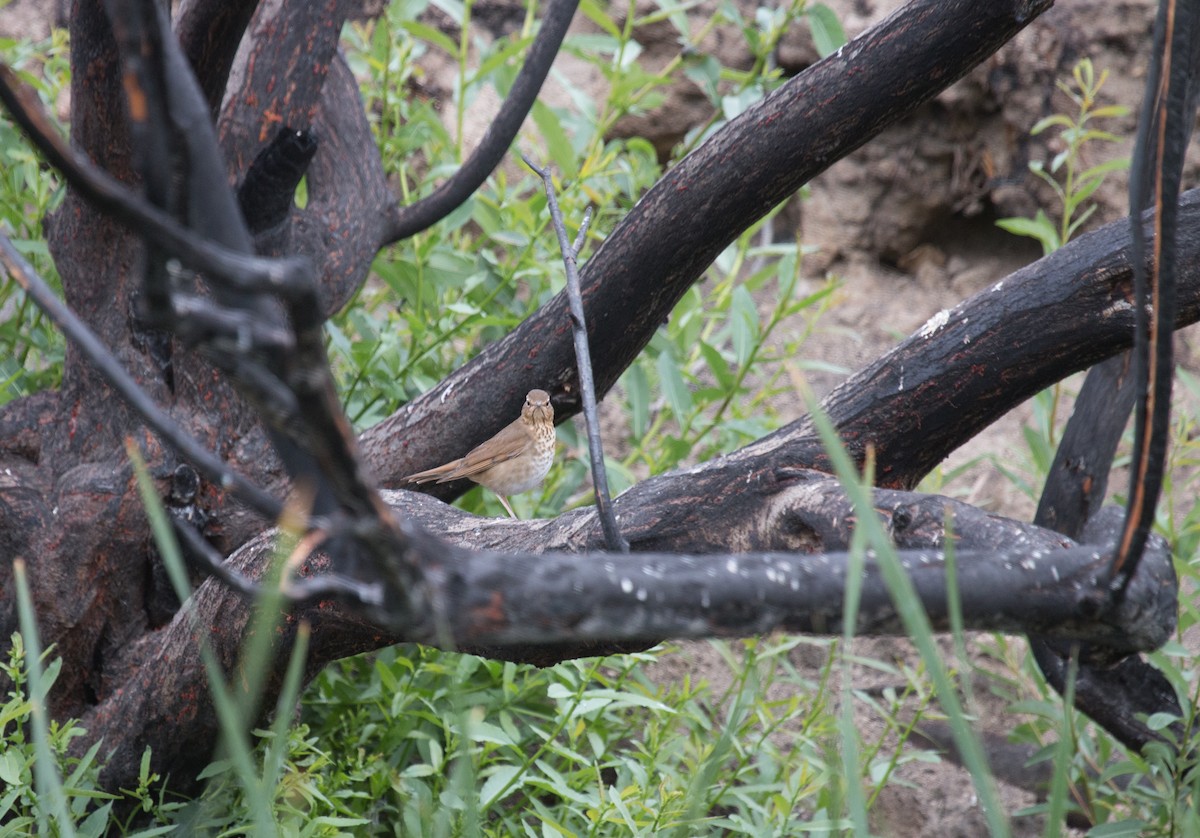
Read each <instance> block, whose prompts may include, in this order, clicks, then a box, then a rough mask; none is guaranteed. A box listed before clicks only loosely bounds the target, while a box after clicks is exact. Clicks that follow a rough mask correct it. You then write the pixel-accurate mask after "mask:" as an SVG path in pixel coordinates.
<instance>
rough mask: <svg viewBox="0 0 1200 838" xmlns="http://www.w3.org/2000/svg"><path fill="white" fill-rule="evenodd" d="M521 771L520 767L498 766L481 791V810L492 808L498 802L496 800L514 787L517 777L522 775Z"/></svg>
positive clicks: (510, 765)
mask: <svg viewBox="0 0 1200 838" xmlns="http://www.w3.org/2000/svg"><path fill="white" fill-rule="evenodd" d="M521 769H522V766H520V765H512V764H503V765H497V766H496V769H495V771H493V772H492V775H491V776H490V777H488V778H487V780H486V781H484V784H483V788H481V789H480V790H479V807H480V809H481V810H486V809H489V808H491V806H492V804H494V803H495V802H496V798H497V797H498V796H499V795H500V794H501V793H502V792H504V791H505V790H506V789H509V788H510V787H511V786H512V783H513V781H514V780H515V779H516V777H517V775H518V774H520V773H521Z"/></svg>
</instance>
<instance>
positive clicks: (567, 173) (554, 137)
mask: <svg viewBox="0 0 1200 838" xmlns="http://www.w3.org/2000/svg"><path fill="white" fill-rule="evenodd" d="M533 122H534V124H535V125H537V127H538V131H540V132H541V134H542V139H543V140H545V141H546V151H547V152H548V153H549V154H550V159H552V160H553V161H554V162H555V164H556V165H557V166H558V168H559V169H560V170H561V171H562V175H563V177H564V178H567V179H573V178H575V177H578V175H579V161H578V159H577V157H576V155H575V149H574V148H573V147H572V146H571V139H570V137H568V136H567V133H566V131H564V130H563V127H562V123H561V122H560V121H559V118H558V115H557V114H556V113H555V112H554V111H553V110H551V108H550V107H549V106H548V105H546V104H544V103H542V102H541V101H537V102H534V103H533Z"/></svg>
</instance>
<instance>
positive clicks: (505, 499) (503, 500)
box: [496, 494, 517, 518]
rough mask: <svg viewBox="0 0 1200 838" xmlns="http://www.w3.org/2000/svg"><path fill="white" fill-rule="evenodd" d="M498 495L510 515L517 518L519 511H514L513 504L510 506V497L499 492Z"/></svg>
mask: <svg viewBox="0 0 1200 838" xmlns="http://www.w3.org/2000/svg"><path fill="white" fill-rule="evenodd" d="M496 497H498V498H500V502H501V503H502V504H504V508H505V509H507V510H508V517H509V518H516V517H517V513H515V512H513V508H512V507H511V506H509V503H508V498H506V497H504V495H501V494H497V495H496Z"/></svg>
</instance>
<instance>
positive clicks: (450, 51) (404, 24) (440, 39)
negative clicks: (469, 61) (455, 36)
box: [381, 20, 458, 56]
mask: <svg viewBox="0 0 1200 838" xmlns="http://www.w3.org/2000/svg"><path fill="white" fill-rule="evenodd" d="M400 27H401V28H402V29H403V30H404V31H405V32H407V33H409V34H410V35H412V36H413V37H414V38H417V39H419V40H422V41H425V42H426V43H430V44H433V45H434V46H436V47H438V48H439V49H441V50H443V51H444V52H445V53H446V54H447V55H450V56H456V55H458V44H456V43H455V42H454V41H452V40H451V39H450V37H449V36H448V35H446V34H445V33H444V32H441V31H440V30H437V29H434V28H433V27H432V26H427V25H425V24H424V23H420V22H418V21H415V20H405V21H401V23H400ZM381 29H383V31H385V32H386V31H387V30H386V28H385V27H381Z"/></svg>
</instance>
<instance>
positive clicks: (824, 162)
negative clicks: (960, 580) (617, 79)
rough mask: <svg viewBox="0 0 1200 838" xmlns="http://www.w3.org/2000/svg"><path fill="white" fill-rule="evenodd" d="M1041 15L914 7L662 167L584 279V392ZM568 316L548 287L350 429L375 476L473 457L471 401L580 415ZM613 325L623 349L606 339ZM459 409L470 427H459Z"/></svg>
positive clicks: (479, 437) (924, 0) (1014, 8)
mask: <svg viewBox="0 0 1200 838" xmlns="http://www.w3.org/2000/svg"><path fill="white" fill-rule="evenodd" d="M1049 6H1050V2H1049V0H1038V2H1033V3H1027V2H1016V1H1015V0H1009V1H1008V2H999V3H973V2H963V1H962V0H958V1H957V2H941V0H914V2H911V3H909V4H908V5H906V6H905V7H903V8H902V9H900V10H898V11H897V13H896V14H894V15H892V16H891V17H890V18H888V19H887V20H885V21H883V22H881V23H880V24H879V25H877V26H875V27H874V28H872V29H870V30H869V31H867V32H865V33H863V34H862V35H860V36H859V37H858V38H855V39H854V40H853V41H852V42H850V43H849V44H847V45H846V46H845V47H843V48H842V49H841V50H839V51H838V52H837V53H835V54H834V55H831V56H829V57H828V58H825V59H824V60H822V61H820V62H818V63H816V64H814V65H812V66H811V67H809V68H808V69H807V70H805V71H804V72H803V73H800V74H799V75H797V76H796V77H794V78H793V79H791V80H790V81H788V82H787V83H786V84H784V85H783V86H782V87H781V88H779V89H778V90H776V91H775V92H773V93H772V94H771V95H769V96H767V97H766V98H765V99H764V100H763V101H761V102H759V103H758V104H756V105H754V106H752V107H751V108H749V109H747V110H746V111H745V112H744V113H742V114H741V115H740V116H738V117H737V118H736V119H733V120H731V121H730V122H729V123H728V124H727V125H726V126H724V127H723V128H722V129H721V130H719V131H718V132H716V133H715V134H714V135H713V136H712V137H711V138H710V140H709V141H708V142H706V143H705V144H704V145H703V146H701V147H700V148H698V149H697V150H696V151H694V152H693V153H691V154H689V155H688V156H687V157H686V158H684V160H682V161H681V162H680V163H679V165H677V166H675V167H674V168H672V169H671V170H670V171H669V172H668V173H667V174H666V175H665V176H664V177H663V178H662V180H661V181H659V182H658V183H657V184H656V185H655V186H654V188H653V189H651V190H650V191H649V192H647V193H646V194H645V195H644V196H642V198H641V200H640V201H638V203H637V205H636V206H635V207H634V208H633V209H632V210H631V211H630V213H629V214H628V215H627V216H626V217H625V218H624V219H623V220H622V221H621V223H620V224H618V225H617V227H616V229H614V230H613V231H612V233H611V235H609V236H608V238H607V239H606V240H605V241H604V244H603V245H601V246H600V248H599V249H598V250H597V251H596V253H595V254H594V255H593V256H592V257H591V259H589V260H588V264H587V266H586V267H585V269H584V271H583V273H582V277H581V278H582V284H583V298H584V307H585V310H586V312H587V318H588V329H589V332H588V336H589V339H590V343H591V345H592V346H593V347H594V352H593V357H592V363H593V365H594V367H595V371H596V392H597V395H598V396H602V395H603V394H604V393H606V392H608V390H609V388H611V387H612V386H613V384H614V383H616V381H617V378H618V377H619V376H620V375H621V373H622V372H623V371H624V370H625V368H626V367H627V366H628V365H629V364H630V363H631V362H632V361H633V359H634V358H636V357H637V355H638V354H639V353H640V352H641V350H642V349H643V348H644V347H645V345H646V343H648V342H649V340H650V338H651V336H652V335H653V334H654V330H655V329H657V328H658V326H659V324H661V323H662V321H663V320H664V319H665V318H666V316H667V315H668V314H669V312H670V311H671V309H672V308H673V307H674V305H675V303H676V302H678V301H679V299H680V298H681V297H682V295H683V294H684V293H685V292H686V291H687V289H688V288H690V287H691V286H692V284H693V283H695V282H696V280H697V279H698V278H699V277H700V275H701V274H702V273H703V271H704V270H705V269H706V268H707V267H708V266H709V265H710V264H711V263H712V261H713V259H714V258H715V257H716V255H717V254H718V253H720V252H721V250H722V249H724V247H725V246H726V245H727V244H728V243H729V242H731V241H733V240H734V239H735V238H736V237H737V236H738V234H739V233H741V231H743V230H745V229H746V228H747V227H748V226H750V225H751V224H753V223H754V222H755V221H756V220H758V219H760V218H762V216H763V215H764V214H766V213H767V212H768V211H769V210H770V209H771V208H772V207H774V206H775V205H776V204H778V203H779V202H780V201H782V200H784V199H786V198H787V197H789V196H790V195H791V194H793V193H794V192H795V191H796V190H797V189H799V188H800V187H801V186H802V185H803V184H804V183H806V182H807V181H808V180H810V179H811V178H812V177H814V176H815V175H817V174H818V173H820V172H821V171H823V170H824V169H825V168H826V167H828V166H829V165H830V164H832V163H833V162H834V161H836V160H837V159H839V158H840V157H843V156H845V155H846V154H848V153H850V152H851V151H853V150H854V149H856V148H858V147H859V146H861V145H863V144H864V143H866V142H867V141H868V140H870V139H871V138H872V137H874V136H875V135H876V134H878V133H879V132H880V131H882V130H883V129H884V128H886V127H887V126H888V125H890V124H892V123H894V122H896V121H897V120H899V119H901V118H903V117H904V116H906V115H908V114H910V113H912V112H913V111H914V110H915V109H916V108H917V107H918V106H919V105H920V104H922V103H923V102H926V101H928V100H929V99H931V98H933V97H934V96H935V95H937V94H938V93H939V92H940V91H942V90H943V89H945V88H946V87H947V86H949V85H950V84H951V83H953V82H954V81H955V80H957V79H958V78H960V77H961V76H962V75H964V74H965V73H966V72H967V71H968V70H970V69H971V68H972V67H974V66H975V65H976V64H978V63H979V62H980V61H982V60H983V59H984V58H985V57H986V56H988V55H991V54H992V53H993V52H995V51H996V50H997V49H999V47H1000V46H1001V45H1002V44H1004V43H1005V42H1006V41H1007V40H1009V39H1010V38H1012V37H1013V36H1014V35H1015V34H1016V33H1017V32H1019V31H1020V30H1021V29H1022V28H1023V27H1024V26H1026V25H1027V24H1028V23H1029V22H1030V21H1032V20H1033V19H1034V18H1035V17H1037V16H1038V15H1039V14H1041V13H1042V12H1043V11H1045V10H1046V9H1047V8H1049ZM932 68H936V70H933V69H932ZM666 241H669V243H670V246H669V247H665V246H664V243H665V242H666ZM567 318H568V306H567V300H566V296H565V294H560V295H559V296H557V297H556V298H555V299H554V300H552V301H551V302H549V303H548V304H546V305H545V306H543V307H542V308H541V309H540V310H539V311H537V312H536V313H535V314H534V315H533V316H531V317H530V318H529V319H528V320H527V321H526V322H525V323H524V324H522V326H521V327H519V328H518V329H516V330H515V331H514V332H512V333H511V334H510V335H508V336H507V337H506V338H504V339H503V340H501V341H498V342H497V343H495V344H492V345H491V346H489V347H487V348H486V349H485V350H484V351H483V352H482V353H480V354H479V355H478V356H477V357H476V358H474V359H473V360H472V361H471V362H470V363H468V364H467V365H465V366H464V367H463V368H461V369H459V370H458V371H456V372H455V373H453V374H451V375H450V376H448V377H447V378H446V379H445V380H443V381H442V382H441V383H440V384H438V386H436V387H434V388H433V389H432V390H430V391H429V392H427V393H426V394H424V395H423V396H422V397H421V398H420V399H418V400H416V401H414V402H412V403H410V404H408V405H406V406H405V407H403V408H402V409H401V410H400V411H399V412H397V413H396V414H395V415H393V416H392V417H390V418H389V419H387V420H385V421H383V422H381V423H380V424H378V425H376V426H375V427H373V428H371V429H370V430H368V431H367V432H366V433H365V434H363V436H362V445H363V450H364V454H365V456H366V458H367V459H368V460H369V461H370V462H371V463H372V464H373V465H374V467H375V473H376V474H377V475H378V476H379V479H380V482H381V483H382V484H383V485H385V486H389V487H396V486H399V485H400V482H401V479H402V478H403V477H404V476H405V475H408V474H411V473H413V472H414V471H419V470H420V469H423V468H428V467H430V466H433V465H437V464H438V463H439V462H442V461H443V460H444V458H445V457H444V455H445V454H446V452H454V451H467V450H470V449H471V448H472V447H473V446H474V445H477V444H478V443H480V442H481V441H483V440H485V439H487V438H489V437H490V436H492V435H493V434H495V433H496V432H497V431H499V430H500V428H501V425H502V424H503V423H502V422H501V420H500V419H499V418H496V417H491V416H488V415H486V414H483V415H477V412H476V411H472V410H471V409H470V406H471V405H472V404H478V403H481V402H489V403H490V402H503V401H504V400H505V399H508V400H509V401H512V400H515V399H516V398H517V397H518V396H520V395H523V394H524V393H526V392H528V391H529V390H530V389H532V388H534V387H539V388H542V389H545V390H547V391H548V392H549V393H550V394H551V396H552V397H554V407H555V419H556V421H565V420H566V419H568V418H570V417H571V416H573V415H574V414H575V413H576V412H578V410H579V400H578V396H577V395H576V394H577V393H578V382H577V381H576V377H575V358H574V345H573V340H572V337H571V334H570V329H569V328H567V326H566V325H565V324H567V323H568V322H569V320H568V319H567ZM615 324H619V328H620V333H621V338H620V340H614V339H611V338H610V337H609V336H608V335H609V334H610V332H611V330H613V329H615V328H618V326H616V325H615ZM498 372H499V373H501V374H500V375H497V373H498ZM465 416H473V417H476V421H474V422H466V421H462V417H465ZM939 459H940V458H939ZM439 497H448V495H439Z"/></svg>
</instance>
